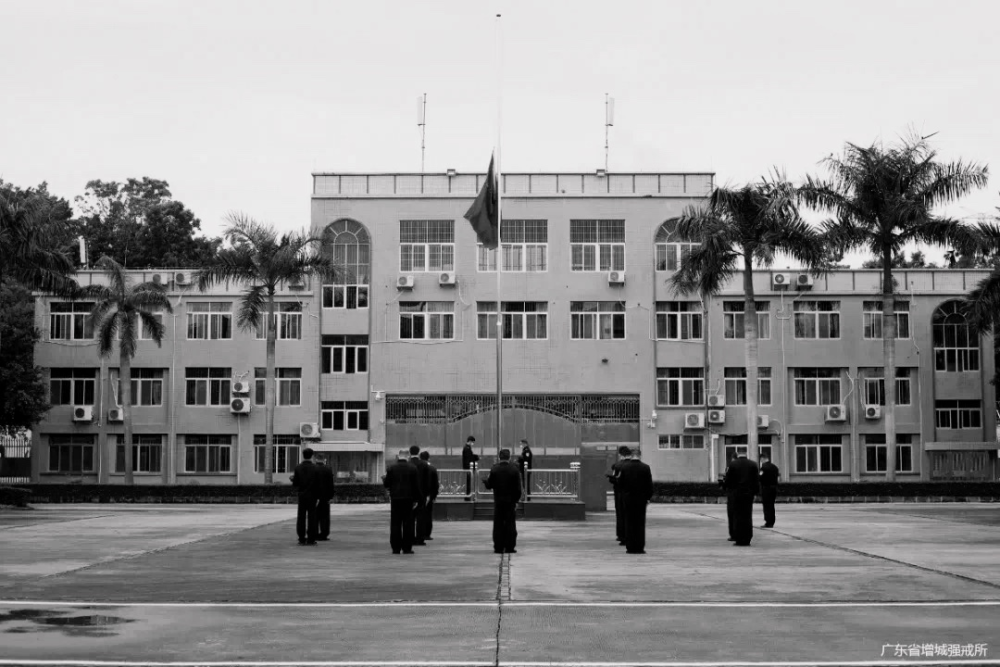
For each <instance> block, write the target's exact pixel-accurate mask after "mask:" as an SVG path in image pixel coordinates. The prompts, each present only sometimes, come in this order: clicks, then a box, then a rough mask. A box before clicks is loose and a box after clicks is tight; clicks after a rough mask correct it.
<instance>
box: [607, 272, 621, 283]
mask: <svg viewBox="0 0 1000 667" xmlns="http://www.w3.org/2000/svg"><path fill="white" fill-rule="evenodd" d="M608 284H609V285H624V284H625V272H624V271H608Z"/></svg>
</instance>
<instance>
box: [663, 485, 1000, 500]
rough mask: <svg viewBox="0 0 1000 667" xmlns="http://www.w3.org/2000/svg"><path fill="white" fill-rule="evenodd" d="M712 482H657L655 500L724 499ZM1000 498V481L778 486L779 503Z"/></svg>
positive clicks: (720, 489)
mask: <svg viewBox="0 0 1000 667" xmlns="http://www.w3.org/2000/svg"><path fill="white" fill-rule="evenodd" d="M725 496H726V492H725V490H723V488H722V487H721V486H719V484H718V483H712V482H654V483H653V502H660V503H672V502H712V499H717V500H718V501H721V500H723V499H724V498H725ZM972 498H975V499H979V500H989V501H1000V482H859V483H853V484H852V483H850V482H830V483H824V482H810V483H805V482H800V483H795V482H789V483H785V484H779V485H778V502H858V501H861V502H889V501H890V500H891V501H893V502H895V501H908V500H909V501H916V500H932V501H933V500H939V499H940V500H948V501H950V500H966V499H972Z"/></svg>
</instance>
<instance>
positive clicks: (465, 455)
mask: <svg viewBox="0 0 1000 667" xmlns="http://www.w3.org/2000/svg"><path fill="white" fill-rule="evenodd" d="M477 461H479V454H476V453H475V452H473V451H472V445H470V444H469V443H465V447H463V448H462V468H464V469H465V470H468V469H469V468H471V467H472V464H473V463H475V462H477Z"/></svg>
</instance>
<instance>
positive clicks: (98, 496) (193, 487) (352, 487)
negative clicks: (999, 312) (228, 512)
mask: <svg viewBox="0 0 1000 667" xmlns="http://www.w3.org/2000/svg"><path fill="white" fill-rule="evenodd" d="M27 486H28V492H29V493H30V498H31V502H37V503H279V504H280V503H294V502H296V499H297V495H296V493H295V489H294V488H293V487H291V486H289V485H287V484H282V485H278V484H275V485H270V486H267V485H264V484H253V485H251V484H245V485H240V486H221V485H207V484H175V485H169V486H163V485H155V486H154V485H139V486H124V485H121V484H31V485H27ZM388 501H389V499H388V495H387V494H386V490H385V487H383V486H382V485H381V484H338V485H337V487H336V494H335V496H334V499H333V502H335V503H385V502H388Z"/></svg>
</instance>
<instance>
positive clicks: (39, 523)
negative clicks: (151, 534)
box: [0, 514, 114, 530]
mask: <svg viewBox="0 0 1000 667" xmlns="http://www.w3.org/2000/svg"><path fill="white" fill-rule="evenodd" d="M109 516H114V514H98V515H97V516H85V517H80V518H78V519H62V520H58V521H56V520H52V521H45V520H43V519H40V520H38V521H35V522H34V523H21V524H16V525H10V526H0V530H18V529H19V528H34V527H35V526H43V525H44V526H50V525H53V524H60V523H73V522H74V521H89V520H91V519H105V518H107V517H109Z"/></svg>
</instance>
